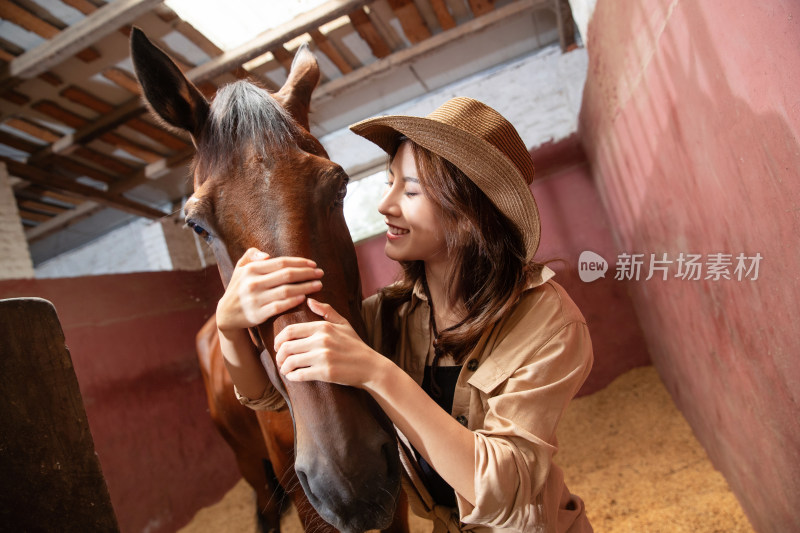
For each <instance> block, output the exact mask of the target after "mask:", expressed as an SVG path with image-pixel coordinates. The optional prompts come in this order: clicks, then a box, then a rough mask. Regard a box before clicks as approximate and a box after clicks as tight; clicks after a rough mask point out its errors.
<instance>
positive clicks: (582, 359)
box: [217, 98, 592, 532]
mask: <svg viewBox="0 0 800 533" xmlns="http://www.w3.org/2000/svg"><path fill="white" fill-rule="evenodd" d="M351 129H352V130H353V131H354V132H356V133H357V134H359V135H362V136H364V137H365V138H367V139H369V140H371V141H373V142H375V143H376V144H377V145H378V146H380V147H381V148H383V149H384V150H385V151H386V152H387V153H388V154H389V156H390V169H389V174H388V186H387V190H386V193H385V195H384V197H383V199H382V200H381V202H380V204H379V206H378V210H379V211H380V213H381V214H383V216H384V217H385V221H386V224H387V226H388V232H387V242H386V254H387V255H388V256H389V257H390V258H392V259H394V260H396V261H399V262H400V264H401V265H402V267H403V276H402V279H401V280H400V281H399V282H398V283H396V284H394V285H392V286H390V287H387V288H385V289H384V290H382V291H381V292H380V293H379V294H377V295H375V296H373V297H371V298H368V299H367V300H366V301H365V302H364V306H363V314H364V320H365V323H366V326H367V331H368V339H367V341H368V344H365V343H364V342H363V341H362V340H361V339H360V338H359V337H358V335H356V333H355V332H354V331H353V329H352V328H351V327H350V325H349V324H348V323H347V321H346V320H344V319H342V317H340V316H339V315H338V314H337V313H336V312H335V311H334V310H333V309H332V308H331V307H330V306H328V305H326V304H323V303H320V302H317V301H316V300H314V299H312V298H309V297H308V295H311V294H313V293H314V292H316V291H318V290H319V289H320V287H321V286H322V285H321V281H320V278H321V277H322V275H323V273H322V272H321V271H320V270H319V269H317V268H315V267H316V265H314V263H313V262H311V261H308V260H306V259H302V258H274V259H271V258H268V257H267V256H266V254H263V253H261V252H259V251H257V250H249V251H248V252H247V253H246V254H245V256H244V257H243V258H242V259H241V260H240V261H239V263H238V264H237V266H236V269H235V271H234V273H233V276H232V279H231V282H230V284H229V285H228V287H227V289H226V291H225V294H224V295H223V297H222V299H221V300H220V302H219V305H218V307H217V325H218V328H219V331H220V338H221V342H222V349H223V353H224V355H225V358H226V363H227V365H228V368H229V371H230V372H231V376H232V378H233V380H234V383H236V387H237V394H239V396H240V400H241V401H242V403H244V404H245V405H250V406H251V407H253V408H256V409H259V408H261V409H264V408H276V407H279V405H280V399H279V397H278V395H277V394H276V393H275V391H274V390H273V388H272V386H271V385H270V384H269V381H268V379H267V377H266V374H265V372H264V370H263V369H262V368H261V365H260V363H259V362H258V360H257V358H256V357H254V355H253V352H252V348H251V347H250V344H249V339H248V337H247V334H246V332H245V330H244V328H247V327H250V326H253V325H256V324H259V323H261V322H263V321H264V320H266V319H268V318H269V317H271V316H274V315H276V314H279V313H281V312H283V311H286V310H288V309H291V308H292V307H294V306H296V305H298V304H299V303H301V302H303V301H306V302H307V304H308V306H309V308H310V309H311V310H312V311H314V312H315V313H316V314H319V315H320V316H321V317H322V319H323V320H320V321H318V322H311V323H305V324H295V325H292V326H289V327H287V328H285V329H284V330H283V331H282V332H281V333H280V334H279V335H278V336H277V338H276V339H275V347H276V350H277V354H276V360H277V363H278V365H279V367H280V371H281V373H282V374H283V375H284V376H285V378H286V379H288V380H296V381H304V380H323V381H330V382H335V383H340V384H344V385H350V386H354V387H360V388H363V389H365V390H366V391H368V392H369V393H370V394H371V395H372V396H373V397H374V398H375V399H376V401H377V402H378V403H379V404H380V406H381V407H382V408H383V409H384V411H385V412H386V413H387V415H388V416H389V417H390V418H391V419H392V421H393V422H394V424H395V426H396V427H397V428H398V430H399V432H400V435H399V440H400V451H401V459H402V460H403V463H404V466H405V470H406V476H405V478H404V487H405V489H406V492H407V494H408V496H409V501H410V502H411V507H412V509H413V510H414V511H415V512H416V513H417V514H420V515H422V516H425V517H427V518H430V519H432V520H434V523H435V528H434V531H461V530H462V529H470V530H475V531H525V532H529V531H548V532H549V531H557V532H567V531H568V532H585V531H591V530H592V529H591V526H590V525H589V522H588V520H587V518H586V514H585V511H584V507H583V502H582V501H581V500H580V499H579V498H578V497H576V496H573V495H571V494H570V493H569V491H568V490H567V488H566V485H565V484H564V480H563V476H562V473H561V470H560V469H559V468H558V467H557V466H555V465H554V464H553V463H552V460H551V459H552V456H553V455H554V454H555V451H556V426H557V423H558V420H559V418H560V417H561V414H562V413H563V411H564V409H565V407H566V405H567V403H568V402H569V401H570V400H571V399H572V397H573V396H574V395H575V394H576V393H577V391H578V389H579V388H580V386H581V384H582V383H583V381H584V380H585V379H586V376H587V375H588V373H589V370H590V368H591V363H592V349H591V341H590V339H589V333H588V329H587V327H586V323H585V320H584V318H583V316H582V315H581V313H580V311H579V310H578V309H577V307H576V306H575V304H574V303H573V302H572V300H571V299H570V298H569V297H568V296H567V294H566V293H565V292H564V290H563V289H562V288H561V287H560V286H559V285H558V284H556V283H555V282H554V281H552V280H551V278H552V277H553V275H554V274H553V272H552V271H551V270H550V269H549V268H547V267H546V266H543V265H541V264H537V263H535V262H534V261H533V256H534V253H535V252H536V249H537V246H538V243H539V218H538V210H537V208H536V203H535V201H534V199H533V195H532V194H531V192H530V189H529V185H530V183H531V181H532V179H533V165H532V163H531V159H530V156H529V154H528V151H527V150H526V148H525V145H524V144H523V142H522V140H521V139H520V137H519V134H518V133H517V131H516V130H515V129H514V127H513V126H512V125H511V124H510V123H509V122H508V121H506V120H505V119H504V118H503V117H502V116H501V115H499V114H498V113H497V112H496V111H494V110H493V109H491V108H489V107H487V106H486V105H484V104H482V103H480V102H478V101H476V100H472V99H468V98H455V99H453V100H450V101H448V102H446V103H445V104H444V105H442V106H441V107H440V108H439V109H437V110H436V111H434V112H433V113H431V114H430V115H428V116H427V117H424V118H423V117H407V116H388V117H378V118H373V119H369V120H366V121H363V122H360V123H358V124H355V125H353V126H351ZM384 356H385V357H384Z"/></svg>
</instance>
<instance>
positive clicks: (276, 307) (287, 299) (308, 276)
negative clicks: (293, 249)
mask: <svg viewBox="0 0 800 533" xmlns="http://www.w3.org/2000/svg"><path fill="white" fill-rule="evenodd" d="M316 267H317V265H316V263H314V261H311V260H309V259H303V258H300V257H276V258H270V257H269V256H268V255H267V254H265V253H264V252H261V251H259V250H256V249H255V248H250V249H249V250H247V251H246V252H245V253H244V255H243V256H242V257H241V259H239V261H238V262H237V263H236V267H235V268H234V270H233V274H232V275H231V280H230V282H229V283H228V286H227V288H226V289H225V294H223V295H222V298H221V299H220V301H219V303H218V304H217V328H218V329H219V330H220V332H221V333H224V332H232V331H235V330H243V329H246V328H249V327H253V326H257V325H258V324H261V323H262V322H264V321H266V320H267V319H269V318H272V317H273V316H276V315H279V314H280V313H283V312H284V311H288V310H289V309H291V308H292V307H295V306H296V305H299V304H300V303H302V302H303V300H305V298H306V295H308V294H311V293H314V292H317V291H319V290H320V289H321V288H322V282H320V281H319V278H321V277H322V274H323V273H322V270H320V269H318V268H316Z"/></svg>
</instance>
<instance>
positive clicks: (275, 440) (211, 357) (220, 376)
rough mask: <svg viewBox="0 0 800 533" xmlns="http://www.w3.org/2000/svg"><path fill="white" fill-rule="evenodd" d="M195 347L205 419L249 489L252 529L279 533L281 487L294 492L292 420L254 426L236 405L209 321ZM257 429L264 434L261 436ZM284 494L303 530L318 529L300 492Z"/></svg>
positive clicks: (266, 416) (275, 418)
mask: <svg viewBox="0 0 800 533" xmlns="http://www.w3.org/2000/svg"><path fill="white" fill-rule="evenodd" d="M195 346H196V349H197V361H198V363H199V366H200V374H201V375H202V377H203V385H204V386H205V391H206V399H207V401H208V412H209V415H210V416H211V420H212V421H213V423H214V425H215V427H216V428H217V431H218V432H219V433H220V435H221V436H222V438H223V439H224V440H225V442H227V444H228V446H230V448H231V449H232V450H233V453H234V456H235V458H236V465H237V467H238V468H239V472H240V473H241V474H242V477H243V478H244V480H245V481H246V482H247V483H248V484H249V485H250V486H251V487H252V488H253V492H254V493H255V500H256V523H257V525H258V529H259V531H261V533H276V532H279V531H280V527H281V526H280V520H281V516H282V514H283V512H284V511H285V508H286V499H285V496H286V493H287V491H286V489H285V488H284V485H286V488H288V489H291V488H294V487H296V486H297V481H296V476H295V474H294V468H293V464H292V463H293V458H294V456H293V454H292V449H293V446H294V438H293V437H294V436H293V434H292V419H291V417H290V416H289V413H288V411H286V410H284V411H266V412H263V413H262V414H261V418H262V422H259V420H258V416H259V415H257V413H256V412H255V411H253V410H252V409H249V408H247V407H245V406H243V405H242V404H241V403H239V401H238V400H237V399H236V396H235V394H234V392H233V381H232V380H231V377H230V374H228V370H227V369H226V368H225V362H224V361H223V357H222V351H221V348H220V344H219V332H218V331H217V321H216V318H215V316H214V315H211V318H209V319H208V320H207V321H206V323H205V324H204V325H203V327H201V328H200V330H199V331H198V332H197V335H196V338H195ZM262 427H263V428H269V430H268V431H263V432H262ZM276 470H277V473H276ZM281 479H282V480H284V483H283V485H282V484H281V483H280V480H281ZM288 493H289V494H290V495H291V496H292V500H293V502H294V504H295V507H296V508H297V509H298V515H299V516H300V520H301V522H302V524H303V529H304V530H306V531H309V530H311V529H312V528H313V527H314V525H317V524H320V520H319V519H318V515H317V514H316V512H314V509H313V508H312V507H311V505H310V504H309V503H308V500H307V499H306V498H305V494H304V493H303V491H302V490H289V491H288ZM323 529H326V528H324V527H323Z"/></svg>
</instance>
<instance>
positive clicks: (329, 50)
mask: <svg viewBox="0 0 800 533" xmlns="http://www.w3.org/2000/svg"><path fill="white" fill-rule="evenodd" d="M308 34H309V35H310V36H311V40H313V41H314V43H315V44H316V45H317V48H319V49H320V50H321V51H322V53H323V54H325V55H326V56H327V57H328V59H330V60H331V62H332V63H333V64H334V65H336V68H338V69H339V71H340V72H341V73H342V74H347V73H348V72H353V67H352V66H351V65H350V63H348V62H347V60H345V58H344V56H342V54H341V53H340V52H339V50H337V49H336V47H335V46H334V45H333V43H331V41H330V39H328V37H327V36H325V35H324V34H323V33H322V32H321V31H319V30H318V29H314V30H311V31H309V32H308Z"/></svg>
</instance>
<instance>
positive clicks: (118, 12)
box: [0, 0, 162, 92]
mask: <svg viewBox="0 0 800 533" xmlns="http://www.w3.org/2000/svg"><path fill="white" fill-rule="evenodd" d="M161 1H162V0H116V1H115V2H111V3H108V4H106V5H104V6H103V7H101V8H100V9H98V10H97V11H95V12H94V13H92V14H91V15H89V16H87V17H86V18H84V19H83V20H80V21H78V22H76V23H75V24H73V25H71V26H69V27H67V28H65V29H64V30H63V31H58V32H56V34H54V35H52V36H51V37H49V39H50V40H49V41H48V42H46V43H43V44H41V45H39V46H37V47H36V48H34V49H32V50H29V51H27V52H25V53H24V54H22V55H21V56H19V57H17V58H16V59H14V60H13V61H12V62H11V63H9V64H8V65H7V66H6V67H5V69H4V70H3V72H2V73H0V87H5V86H6V85H7V84H9V83H10V84H11V85H13V82H14V80H20V79H23V80H26V79H31V78H34V77H36V76H38V75H39V74H41V73H42V72H46V71H47V70H49V69H51V68H52V67H54V66H56V65H58V64H60V63H62V62H63V61H64V60H65V59H66V58H68V57H71V56H73V55H75V54H77V53H78V52H80V51H81V50H83V49H85V48H86V47H88V46H90V45H91V44H93V43H95V42H97V41H99V40H100V39H102V38H103V37H105V36H106V35H108V34H109V33H111V32H114V31H116V30H117V29H118V28H119V27H120V26H123V25H125V24H128V23H130V22H132V21H134V20H135V19H136V18H138V17H139V16H140V15H143V14H144V13H146V12H147V11H148V10H150V9H151V8H153V7H154V6H156V5H157V4H160V3H161ZM7 5H14V4H12V3H11V2H0V6H7ZM23 11H24V10H23ZM4 18H5V17H4ZM0 92H1V91H0Z"/></svg>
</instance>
